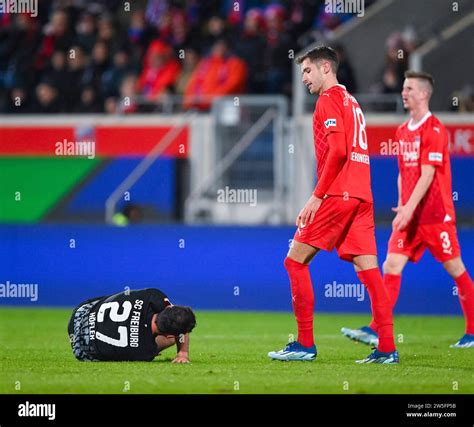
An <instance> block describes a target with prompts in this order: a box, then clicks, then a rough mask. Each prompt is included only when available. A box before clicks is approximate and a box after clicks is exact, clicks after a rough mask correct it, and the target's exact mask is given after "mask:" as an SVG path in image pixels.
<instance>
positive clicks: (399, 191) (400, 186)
mask: <svg viewBox="0 0 474 427" xmlns="http://www.w3.org/2000/svg"><path fill="white" fill-rule="evenodd" d="M397 188H398V203H397V207H398V206H402V204H403V203H402V177H401V175H400V172H399V173H398V178H397Z"/></svg>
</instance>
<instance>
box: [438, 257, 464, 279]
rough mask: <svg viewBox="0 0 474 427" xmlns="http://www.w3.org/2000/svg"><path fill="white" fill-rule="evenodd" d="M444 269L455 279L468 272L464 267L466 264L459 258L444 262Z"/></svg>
mask: <svg viewBox="0 0 474 427" xmlns="http://www.w3.org/2000/svg"><path fill="white" fill-rule="evenodd" d="M443 267H444V269H445V270H446V272H447V273H448V274H449V275H450V276H451V277H452V278H453V279H456V278H457V277H459V276H460V275H461V274H463V273H464V271H465V270H466V267H464V263H463V262H462V259H461V257H457V258H454V259H451V260H449V261H446V262H444V263H443Z"/></svg>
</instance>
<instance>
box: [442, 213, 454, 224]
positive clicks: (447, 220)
mask: <svg viewBox="0 0 474 427" xmlns="http://www.w3.org/2000/svg"><path fill="white" fill-rule="evenodd" d="M451 220H452V218H451V217H450V216H449V215H448V214H446V216H445V217H444V220H443V222H449V221H451Z"/></svg>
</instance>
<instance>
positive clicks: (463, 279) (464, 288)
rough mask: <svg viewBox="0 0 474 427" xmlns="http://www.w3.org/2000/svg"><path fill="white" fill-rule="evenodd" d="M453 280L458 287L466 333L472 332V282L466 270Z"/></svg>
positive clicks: (473, 324)
mask: <svg viewBox="0 0 474 427" xmlns="http://www.w3.org/2000/svg"><path fill="white" fill-rule="evenodd" d="M454 281H455V282H456V285H457V287H458V291H459V302H460V303H461V307H462V311H463V313H464V317H465V318H466V334H474V284H473V283H472V279H471V278H470V277H469V273H468V272H467V271H465V272H464V273H463V274H461V275H460V276H459V277H457V278H456V279H455V280H454Z"/></svg>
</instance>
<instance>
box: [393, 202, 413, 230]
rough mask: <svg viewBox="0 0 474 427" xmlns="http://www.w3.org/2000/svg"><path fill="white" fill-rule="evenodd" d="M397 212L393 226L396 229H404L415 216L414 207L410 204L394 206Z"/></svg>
mask: <svg viewBox="0 0 474 427" xmlns="http://www.w3.org/2000/svg"><path fill="white" fill-rule="evenodd" d="M392 211H394V212H396V213H397V215H396V216H395V218H394V220H393V221H392V228H393V230H394V231H403V230H404V229H405V228H406V227H407V225H408V223H409V222H410V221H411V219H412V217H413V211H414V210H413V209H412V208H411V207H410V206H409V205H404V206H397V207H396V208H392Z"/></svg>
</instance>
